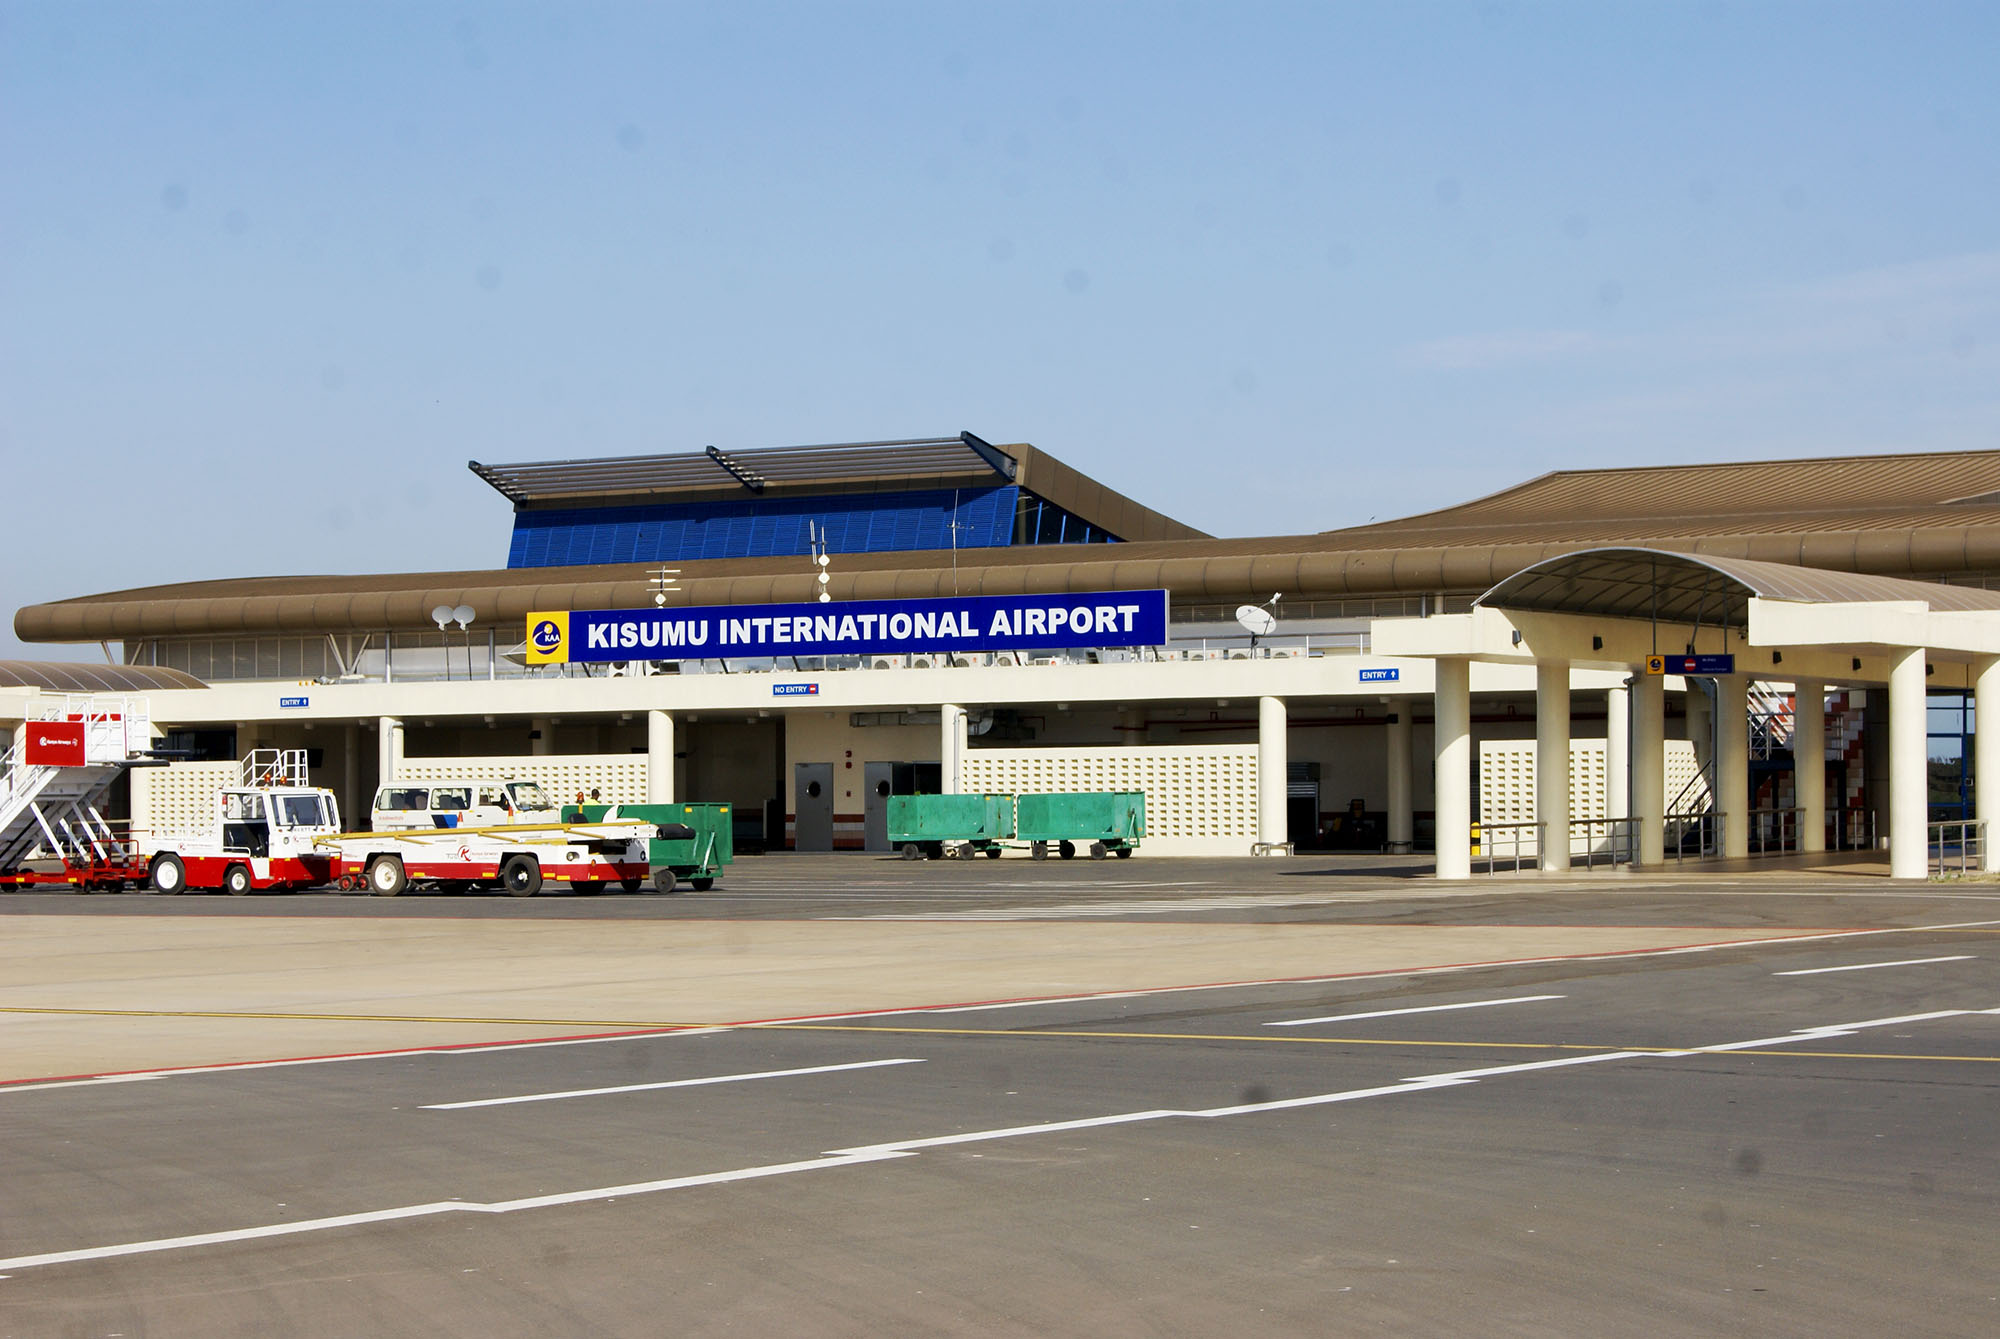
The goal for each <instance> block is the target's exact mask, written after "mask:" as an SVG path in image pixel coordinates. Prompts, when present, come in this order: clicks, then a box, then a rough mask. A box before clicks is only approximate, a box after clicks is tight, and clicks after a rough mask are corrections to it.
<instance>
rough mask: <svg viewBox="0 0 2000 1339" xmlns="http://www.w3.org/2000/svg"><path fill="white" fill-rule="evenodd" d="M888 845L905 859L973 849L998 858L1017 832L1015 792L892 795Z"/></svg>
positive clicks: (934, 856)
mask: <svg viewBox="0 0 2000 1339" xmlns="http://www.w3.org/2000/svg"><path fill="white" fill-rule="evenodd" d="M888 821H889V845H890V846H891V847H893V848H895V849H897V850H900V851H901V852H902V853H903V859H905V860H915V859H917V858H919V857H921V856H928V857H930V858H931V859H933V860H935V859H937V858H938V857H940V856H943V855H944V854H945V853H946V852H947V851H953V852H956V851H959V850H963V849H964V848H966V847H970V848H971V849H972V850H973V851H982V852H984V853H985V854H986V855H987V856H989V857H992V858H994V859H998V858H999V855H1000V852H1001V850H1002V848H1003V847H1004V846H1005V844H1006V843H1007V841H1009V840H1010V839H1011V838H1012V837H1013V835H1014V797H1013V796H1012V795H891V796H890V797H889V815H888Z"/></svg>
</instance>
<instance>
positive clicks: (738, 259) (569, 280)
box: [0, 0, 2000, 658]
mask: <svg viewBox="0 0 2000 1339" xmlns="http://www.w3.org/2000/svg"><path fill="white" fill-rule="evenodd" d="M1996 71H2000V5H1994V4H1992V3H1974V4H1962V5H1954V4H1940V3H1924V2H1923V0H1899V2H1898V3H1881V4H1842V3H1825V2H1824V0H1822V2H1819V3H1769V4H1748V3H1729V4H1666V3H1637V2H1634V3H1618V4H1604V3H1579V4H1518V3H1476V4H1474V3H1468V4H1448V3H1436V4H1422V3H1379V4H1336V3H1319V4H1243V3H1233V4H1226V5H1225V4H1219V3H1217V4H1146V5H1139V4H1110V3H1101V4H1080V3H1076V2H1075V0H1071V2H1070V3H1062V4H1048V5H1044V4H1009V3H985V4H977V5H975V4H952V3H935V2H934V3H923V4H910V5H876V4H867V5H862V4H847V5H842V4H831V3H812V4H804V3H801V4H757V3H731V4H713V5H707V4H704V5H695V4H684V5H674V4H637V3H633V4H615V5H604V4H579V3H567V4H561V5H556V4H549V5H533V6H527V5H512V4H437V3H424V2H423V0H398V2H396V3H390V2H389V0H377V2H374V3H341V4H333V3H326V4H318V5H312V4H305V3H259V4H247V3H246V4H197V3H180V2H177V3H171V4H159V3H144V4H129V3H70V2H68V0H49V2H47V3H24V2H23V0H0V162H3V163H4V167H5V183H4V186H0V447H4V450H0V457H3V458H4V461H5V465H6V486H5V488H4V494H5V495H6V496H7V498H8V505H7V513H8V543H7V545H6V558H5V559H4V562H5V568H4V571H5V576H6V580H5V582H4V593H5V595H6V596H7V597H8V598H7V599H6V600H4V601H0V606H4V612H5V614H6V616H7V618H8V620H9V625H8V627H7V628H6V630H5V634H4V640H0V655H7V654H18V653H20V648H19V645H18V643H15V642H14V641H13V639H12V630H11V616H12V611H13V609H14V608H15V607H17V606H19V605H21V604H25V603H29V602H33V601H39V600H45V599H54V598H61V597H64V596H70V595H79V594H88V593H94V592H99V591H105V590H111V589H117V588H122V587H126V586H133V585H141V584H146V583H149V582H158V581H176V580H193V579H199V578H208V577H219V576H242V575H262V574H270V573H290V572H360V571H409V570H422V569H441V568H462V567H473V568H477V567H497V566H501V565H503V564H504V562H505V557H506V544H507V534H508V529H509V525H510V514H509V510H508V507H507V504H506V503H505V502H504V500H503V499H501V498H500V497H499V495H498V494H496V493H493V492H492V491H491V490H489V489H488V488H486V487H485V485H483V484H481V483H479V482H478V481H477V480H476V479H475V478H474V477H473V476H472V475H471V474H470V473H468V472H467V470H466V469H465V462H466V461H467V460H468V459H474V458H476V459H481V460H490V461H518V460H537V459H549V458H561V457H572V456H598V455H622V454H633V453H642V452H655V451H687V450H698V449H699V448H701V447H702V446H704V445H706V444H708V443H715V444H717V445H719V446H723V447H752V446H774V445H784V444H790V443H802V442H828V441H851V440H859V439H867V438H875V437H902V436H922V435H929V434H933V433H951V432H956V431H958V430H960V429H969V430H971V431H973V432H976V433H978V434H980V435H981V436H983V437H986V438H988V439H989V440H993V441H1001V442H1008V441H1029V442H1033V443H1035V444H1036V445H1038V446H1040V447H1042V448H1044V449H1046V450H1048V451H1051V452H1053V453H1054V454H1056V455H1058V456H1060V457H1061V458H1063V459H1065V460H1067V461H1069V462H1070V463H1072V464H1074V465H1076V466H1077V467H1079V468H1081V469H1083V470H1085V471H1086V472H1088V473H1091V474H1094V475H1096V476H1098V477H1100V478H1102V479H1104V480H1105V481H1106V482H1108V483H1111V484H1112V485H1113V486H1116V487H1119V488H1122V489H1124V490H1125V491H1127V492H1129V493H1131V494H1133V495H1134V496H1136V497H1138V498H1139V499H1140V500H1141V501H1143V502H1146V503H1148V504H1150V505H1152V506H1154V507H1156V508H1159V509H1160V510H1162V511H1165V512H1167V513H1169V514H1170V515H1173V516H1176V517H1178V518H1180V519H1182V520H1185V521H1187V522H1188V523H1190V524H1193V525H1196V526H1199V527H1200V528H1202V529H1205V530H1208V531H1210V532H1212V533H1215V534H1218V535H1246V534H1260V533H1262V534H1279V533H1296V532H1303V531H1312V530H1323V529H1330V528H1333V527H1336V526H1341V525H1349V524H1355V523H1360V522H1365V521H1367V520H1369V519H1370V518H1371V517H1378V516H1379V517H1383V518H1387V517H1389V516H1395V515H1401V514H1406V513H1409V512H1413V511H1418V510H1422V509H1425V508H1428V507H1432V506H1438V505H1443V504H1447V503H1451V502H1455V501H1459V500H1462V499H1464V498H1467V497H1471V496H1475V495H1478V494H1480V493H1483V492H1487V491H1491V490H1492V489H1495V488H1498V487H1502V486H1504V485H1506V484H1508V483H1511V482H1514V481H1517V480H1520V479H1524V478H1527V477H1530V476H1532V475H1535V474H1538V473H1540V472H1542V471H1545V470H1550V469H1560V468H1565V467H1574V466H1583V465H1591V464H1599V463H1612V464H1630V463H1644V462H1649V461H1674V462H1678V461H1695V460H1712V459H1721V458H1727V457H1753V458H1769V457H1782V456H1791V455H1810V454H1845V453H1854V452H1866V451H1905V450H1937V449H1963V448H1990V447H1994V446H1996V445H2000V432H1996V429H2000V161H1996V160H1997V159H2000V149H1996V145H2000V74H1996ZM27 653H28V654H33V655H42V656H51V655H53V656H64V655H67V656H78V655H82V656H89V657H93V658H94V656H95V654H96V653H95V651H94V649H72V648H57V647H50V648H32V649H30V650H29V651H28V652H27Z"/></svg>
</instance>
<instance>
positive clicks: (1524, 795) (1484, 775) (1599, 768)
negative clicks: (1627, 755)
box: [1479, 739, 1707, 850]
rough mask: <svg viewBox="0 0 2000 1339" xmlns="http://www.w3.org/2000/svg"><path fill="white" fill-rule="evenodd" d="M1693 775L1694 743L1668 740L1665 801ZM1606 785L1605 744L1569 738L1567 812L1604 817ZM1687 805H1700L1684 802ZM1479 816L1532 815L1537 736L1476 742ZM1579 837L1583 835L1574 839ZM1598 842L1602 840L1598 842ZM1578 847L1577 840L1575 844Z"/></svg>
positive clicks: (1495, 819)
mask: <svg viewBox="0 0 2000 1339" xmlns="http://www.w3.org/2000/svg"><path fill="white" fill-rule="evenodd" d="M1694 775H1695V764H1694V745H1693V744H1691V743H1689V742H1688V741H1687V740H1685V739H1669V740H1667V741H1666V786H1667V790H1666V797H1667V803H1668V804H1669V806H1671V805H1672V804H1673V801H1674V797H1675V796H1677V795H1679V794H1680V793H1681V787H1682V786H1684V785H1686V784H1687V783H1688V781H1689V779H1690V778H1692V777H1693V776H1694ZM1706 794H1707V786H1706V785H1705V784H1704V785H1700V786H1697V788H1696V790H1695V791H1693V792H1690V800H1693V799H1694V798H1695V797H1696V796H1706ZM1608 804H1609V791H1608V788H1607V786H1606V783H1605V750H1604V741H1603V740H1601V739H1572V740H1570V742H1569V816H1570V818H1572V819H1580V818H1603V817H1605V816H1606V814H1607V812H1608ZM1683 807H1685V808H1698V807H1700V806H1699V804H1697V803H1685V804H1684V805H1683ZM1479 821H1480V823H1482V824H1487V823H1532V822H1534V821H1535V741H1534V740H1532V739H1486V740H1481V741H1480V744H1479ZM1578 840H1579V843H1580V842H1581V838H1579V839H1578ZM1600 844H1601V843H1600ZM1578 849H1579V850H1581V849H1582V848H1581V845H1580V844H1579V847H1578Z"/></svg>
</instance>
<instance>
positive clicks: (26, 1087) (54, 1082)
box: [0, 1027, 734, 1095]
mask: <svg viewBox="0 0 2000 1339" xmlns="http://www.w3.org/2000/svg"><path fill="white" fill-rule="evenodd" d="M733 1030H734V1029H732V1028H727V1027H662V1028H656V1029H652V1030H649V1031H641V1032H611V1033H606V1034H605V1035H603V1036H593V1037H547V1038H543V1039H541V1040H539V1041H473V1042H459V1043H450V1042H446V1043H444V1044H441V1045H438V1046H410V1047H405V1048H403V1049H401V1050H394V1051H352V1052H349V1053H347V1054H344V1055H306V1056H294V1057H289V1058H287V1059H284V1060H232V1061H229V1062H227V1063H225V1064H220V1065H182V1066H179V1067H177V1068H171V1069H132V1070H125V1071H123V1072H121V1073H117V1074H77V1075H70V1076H67V1077H64V1078H57V1079H0V1095H5V1094H12V1093H25V1092H40V1091H41V1090H42V1089H44V1088H91V1087H97V1086H99V1085H102V1084H112V1083H145V1082H147V1081H149V1080H152V1079H175V1078H180V1077H181V1076H182V1075H186V1074H235V1073H239V1072H241V1071H244V1070H256V1069H290V1068H292V1067H293V1066H296V1065H340V1064H346V1063H347V1062H348V1061H351V1060H395V1059H400V1058H402V1057H405V1056H413V1055H485V1054H488V1053H490V1052H494V1051H532V1050H537V1049H539V1048H542V1047H546V1046H598V1045H602V1044H603V1043H605V1042H611V1041H645V1040H648V1039H649V1038H654V1037H708V1036H713V1035H714V1034H716V1033H718V1032H730V1031H733Z"/></svg>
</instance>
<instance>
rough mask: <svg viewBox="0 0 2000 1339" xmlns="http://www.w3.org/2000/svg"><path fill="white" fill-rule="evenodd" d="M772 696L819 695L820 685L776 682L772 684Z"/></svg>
mask: <svg viewBox="0 0 2000 1339" xmlns="http://www.w3.org/2000/svg"><path fill="white" fill-rule="evenodd" d="M771 696H772V697H818V696H819V685H818V684H816V683H774V684H772V685H771Z"/></svg>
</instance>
